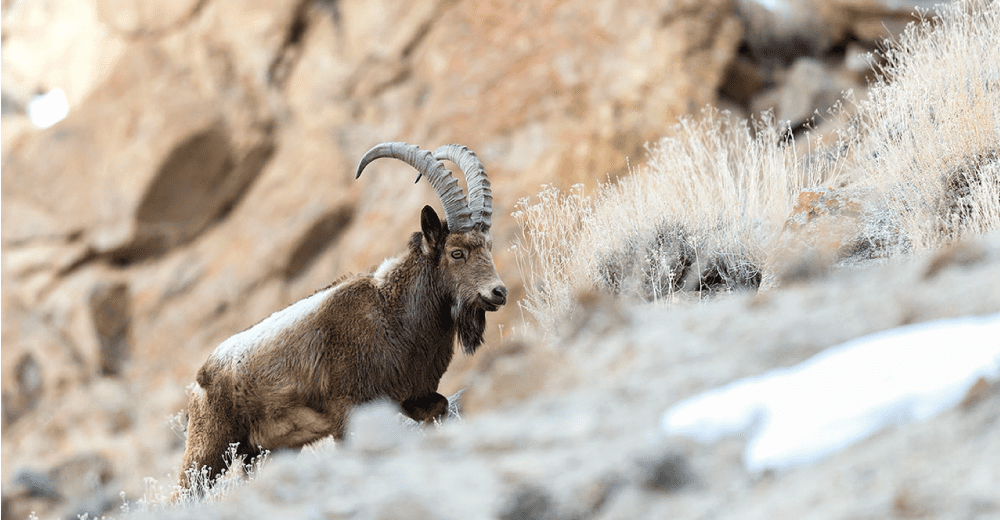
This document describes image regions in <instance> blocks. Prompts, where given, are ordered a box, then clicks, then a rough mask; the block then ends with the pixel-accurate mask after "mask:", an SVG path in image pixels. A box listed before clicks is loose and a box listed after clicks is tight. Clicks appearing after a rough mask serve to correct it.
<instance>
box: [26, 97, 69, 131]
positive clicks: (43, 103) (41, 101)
mask: <svg viewBox="0 0 1000 520" xmlns="http://www.w3.org/2000/svg"><path fill="white" fill-rule="evenodd" d="M68 114H69V101H67V100H66V93H65V92H63V91H62V89H58V88H55V89H52V90H50V91H48V92H46V93H45V94H39V95H37V96H35V97H33V98H31V101H29V102H28V118H29V119H31V122H32V124H34V125H35V126H37V127H38V128H48V127H50V126H52V125H54V124H56V123H58V122H59V121H62V120H63V119H66V116H67V115H68Z"/></svg>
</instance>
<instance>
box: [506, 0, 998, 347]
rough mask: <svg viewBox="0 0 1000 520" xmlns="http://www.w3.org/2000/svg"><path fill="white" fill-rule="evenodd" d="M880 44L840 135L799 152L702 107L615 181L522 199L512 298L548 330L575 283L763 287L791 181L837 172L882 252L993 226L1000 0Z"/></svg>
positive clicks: (947, 10) (797, 186) (797, 187)
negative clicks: (864, 91)
mask: <svg viewBox="0 0 1000 520" xmlns="http://www.w3.org/2000/svg"><path fill="white" fill-rule="evenodd" d="M884 55H885V56H884V58H885V59H884V61H883V62H882V63H883V64H882V65H881V66H880V67H879V69H878V70H877V73H878V74H877V79H876V82H875V84H873V85H872V86H871V89H870V92H869V96H868V99H867V100H866V101H863V102H860V103H859V104H858V105H857V106H856V109H857V112H856V115H855V116H854V118H853V121H851V122H850V124H848V125H847V126H846V129H845V130H843V131H842V133H841V135H840V140H839V141H838V142H837V143H835V144H833V145H831V146H829V147H826V148H818V149H816V151H815V153H811V154H809V155H807V156H806V157H799V156H797V155H796V152H795V146H794V143H791V139H790V138H789V137H788V135H789V134H788V131H787V130H788V129H787V127H786V125H783V124H781V123H778V122H775V121H774V120H773V119H772V118H770V117H769V116H767V115H765V116H764V117H763V119H761V120H756V121H753V122H747V121H742V120H734V119H731V118H729V117H728V116H727V114H725V113H724V112H719V111H717V110H714V109H707V110H705V111H704V112H703V113H702V116H701V117H700V118H691V117H688V118H683V119H682V120H681V121H680V122H679V123H678V124H677V125H676V126H675V127H674V128H673V129H672V130H671V132H670V134H669V137H666V138H664V139H662V140H660V141H659V142H658V143H655V144H654V145H652V146H650V147H648V152H649V158H648V162H647V164H645V165H642V166H639V167H638V168H635V169H633V170H632V171H631V175H630V176H628V177H625V178H623V179H621V180H620V181H619V182H618V183H612V182H608V183H606V184H602V185H600V186H598V187H597V189H596V190H595V192H594V194H593V195H587V194H586V192H585V190H584V188H583V187H582V186H574V187H573V188H572V189H571V190H570V191H569V192H568V193H564V192H561V191H559V190H558V189H556V188H553V187H543V191H542V193H541V194H539V196H538V200H537V201H535V202H531V201H528V200H522V201H520V202H519V203H518V206H517V210H516V212H515V213H514V217H515V218H516V219H517V221H518V223H519V225H520V227H521V237H520V240H518V241H516V242H515V245H514V248H515V249H516V250H517V251H516V252H517V255H516V256H517V258H518V261H519V267H520V269H521V273H522V276H523V278H524V280H525V283H526V286H527V288H528V294H527V297H526V299H525V300H524V301H523V302H522V304H521V305H522V306H523V308H525V309H527V310H528V311H529V312H530V313H531V314H532V315H533V316H534V318H535V319H536V320H537V321H538V323H539V325H540V327H541V328H542V330H543V331H545V332H547V333H558V332H559V331H558V330H557V329H558V327H557V325H558V324H559V323H562V322H564V321H565V319H566V318H567V317H568V315H569V314H571V313H572V312H573V311H574V309H575V303H574V295H575V294H577V293H580V292H582V291H587V290H593V289H599V290H606V291H609V292H612V293H616V294H622V295H627V296H632V297H638V298H641V299H643V300H647V301H664V300H666V301H671V300H674V299H676V298H678V297H679V295H684V294H697V295H704V294H705V292H706V289H707V290H709V291H710V292H711V291H715V290H718V289H723V290H732V289H738V288H741V287H749V288H755V287H756V286H757V285H759V284H761V282H762V281H763V283H764V285H765V286H767V285H769V282H770V280H772V279H773V275H772V274H771V273H769V272H767V271H765V270H763V266H765V265H766V262H765V259H767V258H768V256H769V255H770V254H772V253H773V252H774V248H775V245H776V243H777V239H778V235H779V233H780V231H781V229H782V226H783V224H784V222H785V219H786V218H787V217H788V216H789V213H790V211H791V209H792V207H793V205H794V201H795V198H796V196H797V194H798V193H799V192H800V191H801V190H802V189H803V188H806V187H816V186H820V185H822V184H827V185H829V184H830V183H832V182H833V179H835V178H839V181H840V182H845V181H846V180H848V179H849V180H850V181H851V183H852V184H853V185H854V186H853V188H854V189H855V192H857V193H863V194H865V195H866V196H867V197H869V204H868V212H869V213H868V214H867V215H865V216H864V217H863V220H864V222H862V227H863V228H865V229H866V230H867V231H863V232H862V235H864V236H861V237H859V240H860V241H861V242H865V241H867V242H872V243H875V242H877V243H879V244H885V245H884V247H882V249H884V251H881V252H880V253H879V254H880V255H881V256H885V255H891V254H900V253H905V252H909V251H920V250H926V249H930V248H935V247H938V246H940V245H942V244H944V243H947V242H950V241H953V240H955V239H956V238H958V237H960V236H962V235H963V234H965V233H969V232H972V233H984V232H987V231H990V230H993V229H997V228H998V227H1000V3H998V2H992V1H990V0H957V1H955V2H953V3H951V4H947V5H945V6H941V7H939V10H938V14H937V15H936V16H935V17H933V18H927V17H926V16H925V17H924V18H923V19H922V21H921V23H918V24H913V25H911V26H910V27H908V28H907V30H906V31H905V32H904V34H903V35H902V36H901V38H900V40H899V41H898V42H895V43H890V44H887V50H886V51H884ZM842 172H845V173H846V175H841V173H842ZM865 233H867V235H865Z"/></svg>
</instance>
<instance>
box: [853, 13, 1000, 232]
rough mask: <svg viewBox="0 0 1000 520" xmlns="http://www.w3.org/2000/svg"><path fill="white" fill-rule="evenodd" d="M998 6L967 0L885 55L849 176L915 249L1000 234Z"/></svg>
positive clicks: (925, 23) (910, 32)
mask: <svg viewBox="0 0 1000 520" xmlns="http://www.w3.org/2000/svg"><path fill="white" fill-rule="evenodd" d="M998 35H1000V4H998V3H996V2H991V1H988V0H959V1H956V2H953V3H951V4H948V5H945V6H943V7H941V12H940V14H939V15H938V16H936V17H934V18H925V19H924V20H923V21H922V22H921V23H920V24H916V25H914V26H911V27H910V28H909V29H908V30H907V31H906V32H905V33H904V34H903V35H902V37H901V38H900V40H899V42H896V43H895V44H893V45H892V47H891V48H890V49H889V50H888V51H887V52H886V53H885V54H886V56H885V57H886V60H885V65H884V66H883V67H881V68H880V69H879V71H878V72H879V81H878V82H877V83H876V84H875V85H873V86H872V88H871V90H870V93H869V99H868V100H867V101H866V102H864V103H861V104H860V106H859V108H860V114H861V116H860V117H859V119H858V121H859V123H860V124H859V125H858V127H859V128H858V129H857V130H856V131H857V132H859V134H860V138H859V139H857V140H856V145H855V149H854V151H853V154H852V159H851V161H850V164H849V165H848V167H849V168H850V169H851V170H852V171H855V172H858V174H859V175H858V178H859V179H860V181H861V184H862V185H863V186H865V187H866V188H868V189H869V190H871V191H872V192H874V193H876V194H877V195H876V198H877V201H876V205H877V206H880V207H883V208H886V209H887V210H888V211H889V212H890V213H891V214H892V215H895V216H896V219H895V220H896V221H897V222H898V224H899V228H900V229H899V231H900V232H901V233H902V234H904V235H905V236H906V237H907V239H908V241H909V243H910V244H911V245H912V247H913V248H914V249H915V250H917V251H920V250H926V249H933V248H937V247H940V246H941V245H942V244H943V243H946V242H950V241H952V240H954V239H955V238H958V237H959V236H960V235H962V234H964V233H966V232H973V233H977V234H980V233H984V232H987V231H989V230H992V229H997V228H998V227H1000V36H998Z"/></svg>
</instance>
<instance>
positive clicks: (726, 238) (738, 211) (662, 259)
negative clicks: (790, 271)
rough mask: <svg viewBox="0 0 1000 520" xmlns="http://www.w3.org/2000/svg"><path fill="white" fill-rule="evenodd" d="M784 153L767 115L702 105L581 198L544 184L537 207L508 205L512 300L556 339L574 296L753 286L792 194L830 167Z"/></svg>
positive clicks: (826, 175)
mask: <svg viewBox="0 0 1000 520" xmlns="http://www.w3.org/2000/svg"><path fill="white" fill-rule="evenodd" d="M795 149H796V147H795V146H794V143H793V142H792V139H791V137H790V136H789V133H788V132H787V129H786V128H785V127H783V126H782V125H780V124H779V123H777V122H776V121H774V120H773V119H772V118H770V116H767V115H765V117H764V118H763V119H761V120H757V121H752V122H750V121H745V120H738V119H734V118H731V117H729V115H728V114H727V113H725V112H719V111H717V110H715V109H706V110H705V111H703V113H702V117H700V118H697V119H695V118H684V119H682V120H681V121H680V122H679V123H678V124H677V125H676V126H675V127H674V128H673V129H672V131H671V135H670V137H666V138H664V139H661V140H660V141H659V142H657V143H655V144H653V145H652V146H650V147H648V152H649V160H648V162H647V164H645V165H642V166H639V167H638V168H635V169H634V170H633V171H632V174H631V175H630V176H628V177H625V178H623V179H621V180H619V182H617V183H611V182H609V183H606V184H602V185H600V186H598V188H597V190H596V194H595V195H593V196H589V197H588V196H586V194H585V192H584V188H583V187H581V186H574V187H573V189H572V190H571V191H570V192H569V193H561V192H560V191H559V190H557V189H555V188H552V187H546V188H545V189H544V190H543V191H542V193H541V194H540V195H539V200H538V201H536V202H534V203H532V202H531V201H528V200H522V201H520V202H519V203H518V208H517V211H516V212H515V213H514V217H515V218H516V219H517V221H518V223H519V224H520V226H521V230H522V235H521V238H520V240H518V241H517V242H516V244H515V246H514V247H515V248H516V249H517V253H518V255H517V256H518V258H519V262H520V267H521V272H522V274H523V276H524V277H525V282H526V284H527V286H528V288H529V289H528V297H527V298H526V300H525V301H524V302H523V304H522V305H523V306H524V307H525V308H526V309H527V310H528V311H529V312H530V313H531V314H532V315H533V316H534V317H535V319H536V320H537V321H538V322H539V324H540V326H541V328H542V329H543V330H544V331H546V332H549V333H556V332H558V330H557V329H558V326H557V325H558V323H559V322H561V321H563V320H564V318H565V317H566V316H567V315H568V314H570V313H571V312H572V311H573V310H574V306H575V303H574V301H575V298H574V295H575V294H577V293H579V292H581V291H587V290H591V289H595V288H597V289H604V290H611V291H612V292H615V293H619V294H625V295H634V296H638V297H640V298H643V299H645V300H649V301H662V300H671V299H674V298H678V297H681V294H682V292H683V291H684V290H686V289H692V288H693V289H705V288H708V286H707V285H706V284H707V282H706V279H707V277H706V276H705V273H707V272H709V271H712V272H715V273H716V274H720V276H719V277H718V278H719V281H720V282H721V286H722V287H723V288H729V289H732V288H737V287H740V286H753V287H756V285H755V284H754V283H753V278H754V276H757V278H758V279H757V284H759V282H760V280H759V277H760V276H761V274H762V273H761V271H760V267H761V266H762V265H763V264H764V262H765V260H766V258H767V256H768V254H769V253H770V250H771V249H772V248H773V247H774V244H775V243H776V241H777V239H778V236H779V234H780V231H781V228H782V226H783V225H784V222H785V219H786V218H787V217H788V214H789V212H790V210H791V208H792V206H793V205H794V202H795V197H796V196H797V194H798V193H799V192H800V191H801V190H802V189H803V188H804V187H807V186H812V185H815V184H817V183H819V182H821V181H829V180H830V179H831V177H834V176H835V175H836V173H837V171H836V167H837V166H838V165H839V164H840V163H839V162H837V161H831V162H821V161H805V160H804V159H803V158H802V157H799V156H798V155H797V153H796V151H795ZM719 266H722V267H723V268H722V269H718V267H719ZM713 269H714V271H713ZM765 283H766V280H765Z"/></svg>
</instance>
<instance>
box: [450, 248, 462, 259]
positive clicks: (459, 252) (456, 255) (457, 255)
mask: <svg viewBox="0 0 1000 520" xmlns="http://www.w3.org/2000/svg"><path fill="white" fill-rule="evenodd" d="M463 256H465V253H464V252H462V250H461V249H456V250H454V251H452V252H451V257H452V258H454V259H455V260H461V259H462V257H463Z"/></svg>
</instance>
